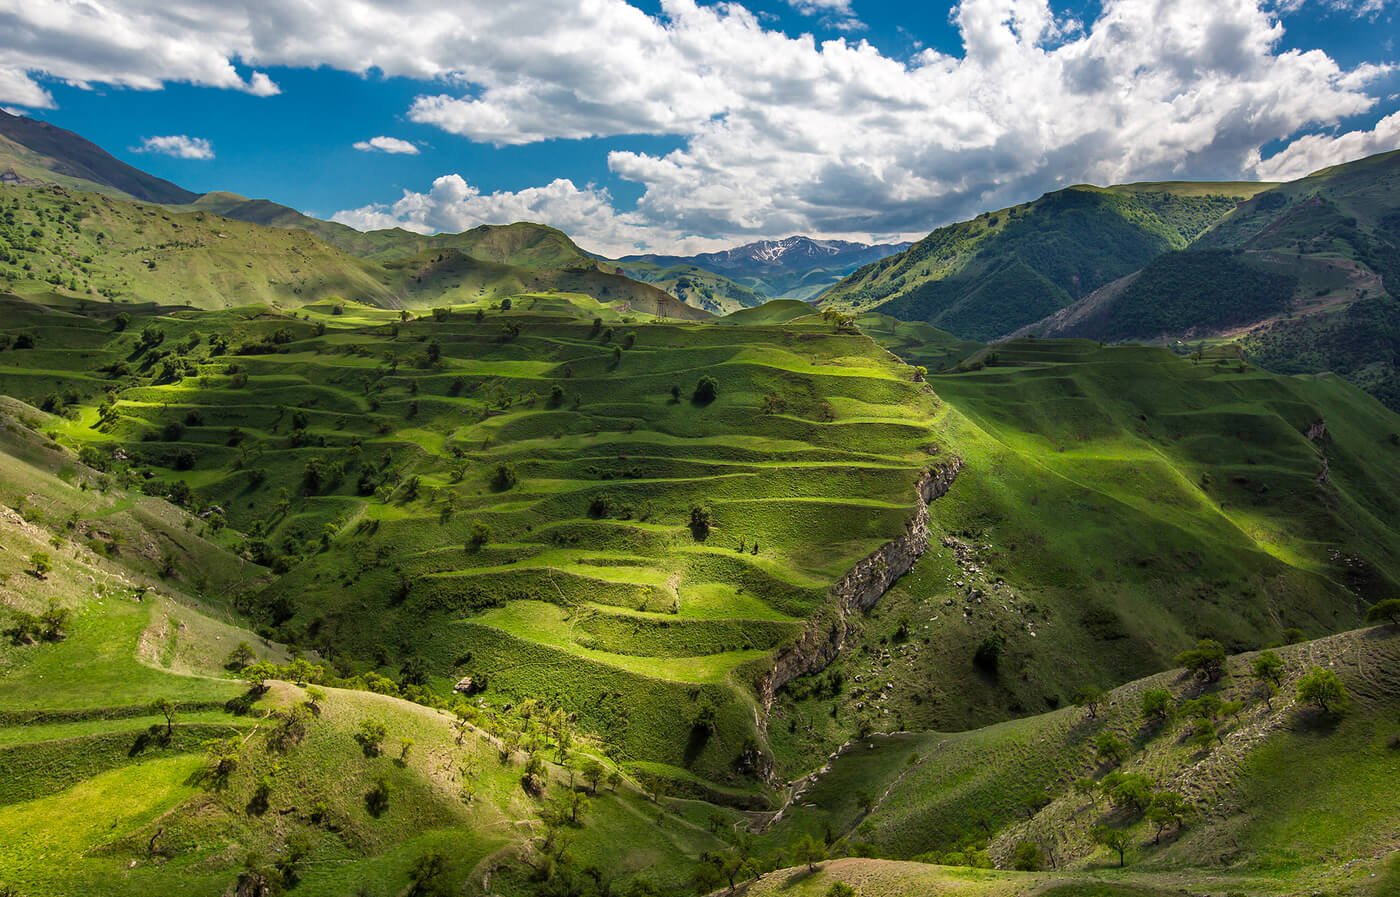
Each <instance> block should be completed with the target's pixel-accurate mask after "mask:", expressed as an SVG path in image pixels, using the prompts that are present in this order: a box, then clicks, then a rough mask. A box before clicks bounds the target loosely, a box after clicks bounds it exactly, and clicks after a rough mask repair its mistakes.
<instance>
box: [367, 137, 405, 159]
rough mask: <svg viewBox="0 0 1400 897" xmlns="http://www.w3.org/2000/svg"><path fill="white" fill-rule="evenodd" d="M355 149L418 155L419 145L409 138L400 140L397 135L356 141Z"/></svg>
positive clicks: (369, 151)
mask: <svg viewBox="0 0 1400 897" xmlns="http://www.w3.org/2000/svg"><path fill="white" fill-rule="evenodd" d="M355 149H357V150H359V151H360V152H362V153H372V152H380V153H392V154H398V155H408V156H416V155H418V147H416V146H414V145H413V144H411V143H409V142H408V141H407V140H400V139H399V138H397V137H371V138H370V139H368V140H359V141H356V142H355Z"/></svg>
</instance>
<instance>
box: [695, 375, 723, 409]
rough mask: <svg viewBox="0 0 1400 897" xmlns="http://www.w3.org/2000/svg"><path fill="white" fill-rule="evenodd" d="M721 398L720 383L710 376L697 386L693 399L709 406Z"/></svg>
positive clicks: (703, 378) (700, 381) (706, 376)
mask: <svg viewBox="0 0 1400 897" xmlns="http://www.w3.org/2000/svg"><path fill="white" fill-rule="evenodd" d="M718 396H719V381H717V380H716V379H715V378H714V377H711V376H709V375H708V374H707V375H705V376H703V377H701V378H700V380H699V382H698V383H696V384H695V392H694V393H693V394H692V395H691V398H692V399H694V400H695V402H697V403H698V404H701V405H708V404H709V403H711V402H713V401H714V400H715V399H716V398H717V397H718Z"/></svg>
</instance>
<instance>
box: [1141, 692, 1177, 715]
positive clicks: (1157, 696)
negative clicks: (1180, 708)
mask: <svg viewBox="0 0 1400 897" xmlns="http://www.w3.org/2000/svg"><path fill="white" fill-rule="evenodd" d="M1174 713H1176V701H1175V699H1173V698H1172V693H1171V692H1169V691H1167V690H1166V689H1165V688H1149V689H1147V690H1146V691H1144V692H1143V693H1142V715H1143V716H1145V717H1146V718H1147V719H1150V720H1154V721H1156V722H1159V723H1162V722H1166V721H1167V720H1169V719H1171V718H1172V715H1173V714H1174Z"/></svg>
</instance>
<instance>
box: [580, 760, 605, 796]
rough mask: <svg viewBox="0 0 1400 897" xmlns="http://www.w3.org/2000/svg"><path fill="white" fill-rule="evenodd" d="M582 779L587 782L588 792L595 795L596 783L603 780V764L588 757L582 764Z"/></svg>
mask: <svg viewBox="0 0 1400 897" xmlns="http://www.w3.org/2000/svg"><path fill="white" fill-rule="evenodd" d="M583 777H584V779H586V780H587V781H588V788H589V791H591V792H592V793H594V794H597V793H598V783H599V782H601V781H602V780H603V764H601V763H599V762H598V761H597V760H594V759H593V758H592V757H590V758H589V759H588V760H587V761H585V762H584V764H583Z"/></svg>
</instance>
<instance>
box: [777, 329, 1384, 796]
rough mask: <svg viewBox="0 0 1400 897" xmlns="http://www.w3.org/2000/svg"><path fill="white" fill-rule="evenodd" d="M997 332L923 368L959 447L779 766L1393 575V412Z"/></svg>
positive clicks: (1308, 621)
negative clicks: (913, 556)
mask: <svg viewBox="0 0 1400 897" xmlns="http://www.w3.org/2000/svg"><path fill="white" fill-rule="evenodd" d="M991 351H995V352H997V353H998V356H997V357H996V358H995V359H993V360H994V361H995V362H996V363H995V364H993V366H991V367H986V368H984V369H982V370H979V371H974V372H969V373H964V374H946V375H938V376H930V378H929V380H930V384H931V385H932V386H933V388H934V389H935V391H936V392H937V393H938V395H939V396H940V398H942V399H943V401H944V402H945V403H946V409H947V410H946V411H945V412H944V413H942V414H941V415H940V417H939V419H938V421H937V424H936V426H937V429H938V430H939V432H940V434H941V435H942V437H943V438H944V439H946V440H947V443H948V445H949V446H950V448H951V449H952V450H953V451H955V452H957V454H958V455H959V456H960V457H961V458H963V460H964V462H965V466H964V468H963V470H962V472H961V473H960V474H959V476H958V480H957V483H956V485H955V487H954V488H953V489H952V490H951V491H950V492H949V494H948V495H947V496H945V497H944V498H942V499H940V500H939V501H937V502H935V503H934V504H933V505H931V506H930V515H931V518H932V522H933V524H934V526H935V527H936V529H935V533H936V534H937V539H936V540H935V542H936V544H935V545H934V546H933V547H932V548H931V549H930V551H929V552H928V553H927V554H925V555H924V556H923V558H922V559H921V560H920V561H919V563H918V564H916V565H915V567H914V568H913V570H912V571H911V572H910V573H909V574H908V575H907V576H906V577H904V578H903V579H902V580H900V581H899V582H898V583H897V584H896V585H895V586H894V587H893V588H892V589H891V590H890V592H889V593H887V594H886V595H885V596H884V598H882V599H881V601H880V604H879V605H878V606H877V607H876V608H875V609H874V610H873V611H872V612H871V613H870V614H868V615H866V616H865V617H863V618H862V620H861V629H862V632H861V634H860V635H859V636H858V638H856V639H855V640H853V643H852V644H851V646H850V649H849V650H848V651H847V652H845V653H844V654H843V655H842V656H841V658H839V659H838V660H837V662H836V663H834V664H833V665H832V666H831V667H830V668H829V669H828V670H827V671H825V672H824V673H823V674H821V675H818V676H811V677H806V678H804V679H800V680H797V681H796V682H794V683H793V684H792V685H791V686H790V687H789V689H788V690H787V692H786V695H785V697H784V698H783V699H782V700H780V702H779V704H778V705H776V706H775V708H774V710H773V715H772V718H771V720H770V725H769V730H770V734H771V738H772V740H773V743H774V750H775V755H776V756H777V757H778V758H779V759H780V767H781V768H783V769H784V770H787V771H789V772H791V773H793V774H796V773H801V772H803V771H805V770H806V769H807V768H808V767H806V766H804V765H803V764H804V763H805V762H810V761H806V760H805V759H804V758H809V757H811V756H812V755H813V754H814V753H816V752H818V751H823V750H824V748H825V747H826V746H827V745H829V744H831V743H833V742H839V741H840V740H841V739H843V738H844V737H845V735H846V733H849V732H852V731H856V732H861V731H866V732H882V731H883V732H892V731H904V730H919V729H937V730H944V731H948V730H957V729H963V728H970V727H975V726H979V725H985V724H988V723H992V722H995V721H997V720H1000V719H1005V718H1007V717H1008V716H1011V715H1025V714H1032V713H1037V712H1041V711H1044V710H1048V709H1052V708H1055V707H1058V706H1063V705H1064V704H1066V703H1068V702H1069V700H1070V699H1071V698H1072V696H1073V695H1074V693H1075V692H1076V691H1077V690H1078V689H1079V688H1080V687H1081V686H1082V685H1084V684H1085V683H1096V684H1098V685H1100V686H1104V687H1107V686H1110V685H1113V684H1115V683H1119V682H1123V681H1126V680H1129V679H1132V678H1135V677H1139V676H1144V675H1147V674H1150V673H1152V672H1154V671H1156V670H1160V669H1163V668H1165V667H1167V666H1170V665H1171V663H1172V659H1173V658H1174V656H1175V655H1176V653H1177V652H1178V651H1180V650H1183V649H1184V648H1187V647H1189V646H1190V645H1191V644H1193V643H1194V642H1195V640H1196V639H1198V638H1201V637H1207V636H1209V637H1212V638H1217V639H1219V640H1220V641H1222V642H1224V643H1225V644H1226V645H1227V646H1228V647H1229V648H1230V649H1231V650H1234V651H1245V650H1251V649H1255V648H1259V647H1262V646H1263V645H1267V644H1269V643H1271V642H1274V641H1276V640H1278V639H1279V638H1281V637H1282V635H1283V631H1284V630H1285V629H1288V628H1294V627H1296V628H1301V629H1302V630H1303V631H1304V632H1305V633H1307V634H1308V635H1309V636H1320V635H1324V634H1326V633H1329V632H1335V631H1338V630H1340V629H1346V628H1349V627H1351V626H1354V625H1356V624H1357V623H1358V622H1359V621H1360V619H1361V617H1362V615H1363V614H1364V613H1365V611H1366V608H1367V607H1368V606H1369V605H1370V604H1371V603H1373V602H1376V601H1379V600H1382V599H1384V598H1387V597H1390V596H1391V595H1393V594H1394V591H1395V588H1396V586H1395V583H1396V581H1397V576H1398V575H1400V565H1398V564H1397V561H1400V536H1398V535H1397V534H1398V533H1400V509H1397V506H1396V504H1395V502H1394V501H1393V499H1392V496H1393V495H1395V494H1396V492H1395V490H1396V489H1397V485H1398V484H1397V483H1396V476H1397V470H1400V464H1397V459H1398V458H1400V455H1397V453H1400V448H1397V447H1396V445H1395V444H1394V442H1392V440H1391V438H1390V435H1389V434H1390V433H1391V432H1392V431H1395V430H1397V429H1400V427H1397V423H1400V421H1398V420H1397V418H1396V416H1395V415H1393V414H1391V413H1389V412H1387V411H1385V410H1384V409H1383V408H1381V407H1380V406H1379V405H1378V404H1377V403H1376V402H1375V401H1374V400H1373V399H1371V398H1370V397H1368V396H1366V395H1365V394H1363V393H1361V392H1360V391H1359V390H1357V389H1355V388H1354V387H1351V386H1350V385H1349V384H1347V383H1346V382H1345V381H1342V380H1340V379H1339V378H1332V377H1279V376H1277V375H1274V374H1270V373H1267V372H1262V371H1259V370H1257V369H1253V368H1246V369H1244V370H1243V371H1241V369H1240V367H1241V366H1240V364H1239V362H1238V360H1237V359H1230V360H1229V361H1228V362H1226V361H1225V360H1224V359H1221V362H1222V363H1207V362H1203V363H1200V364H1195V363H1192V362H1191V361H1188V360H1186V359H1182V358H1178V357H1176V356H1174V355H1173V354H1172V353H1170V352H1168V351H1166V350H1163V349H1149V348H1142V347H1122V348H1100V347H1098V346H1097V345H1096V344H1094V343H1089V342H1074V341H1049V340H1044V341H1043V340H1026V341H1019V342H1016V343H1012V344H1006V345H1002V346H998V347H994V348H993V350H991ZM982 357H983V358H984V359H992V355H991V352H988V354H986V355H984V356H982ZM981 363H985V362H981ZM1310 433H1311V435H1312V438H1309V434H1310Z"/></svg>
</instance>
